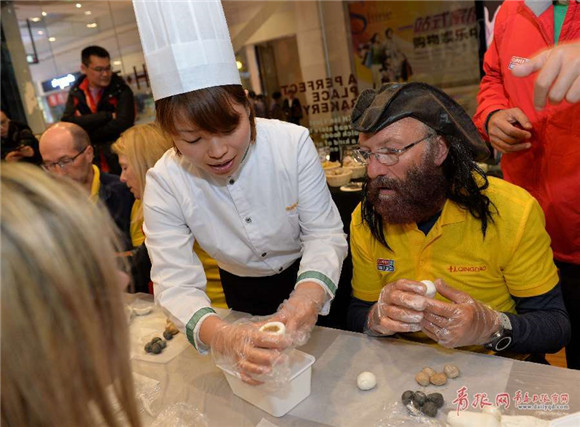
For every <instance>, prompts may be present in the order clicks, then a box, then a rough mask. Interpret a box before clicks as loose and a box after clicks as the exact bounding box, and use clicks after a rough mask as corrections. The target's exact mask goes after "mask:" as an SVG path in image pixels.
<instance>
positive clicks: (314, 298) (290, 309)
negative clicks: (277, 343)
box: [272, 282, 326, 346]
mask: <svg viewBox="0 0 580 427" xmlns="http://www.w3.org/2000/svg"><path fill="white" fill-rule="evenodd" d="M325 300H326V293H325V292H324V289H323V288H322V287H321V286H320V285H318V284H316V283H311V282H306V283H303V284H300V285H299V286H298V287H297V288H296V289H295V290H294V291H292V293H291V294H290V297H289V298H288V299H287V300H285V301H284V302H283V303H282V304H281V305H280V307H279V308H278V311H277V312H276V314H274V316H273V317H272V320H273V321H279V322H282V323H284V324H285V325H286V335H287V336H289V337H290V338H291V339H292V343H293V345H295V346H301V345H304V344H306V343H307V342H308V339H309V338H310V332H311V331H312V328H314V325H315V324H316V321H317V320H318V313H320V310H322V306H323V305H324V302H325Z"/></svg>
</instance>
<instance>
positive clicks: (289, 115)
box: [282, 98, 302, 125]
mask: <svg viewBox="0 0 580 427" xmlns="http://www.w3.org/2000/svg"><path fill="white" fill-rule="evenodd" d="M282 108H283V109H284V113H285V114H286V119H287V121H289V122H290V123H295V124H297V125H299V124H300V119H301V118H302V105H300V101H299V100H298V98H294V99H293V101H292V107H290V99H288V98H287V99H285V100H284V106H283V107H282Z"/></svg>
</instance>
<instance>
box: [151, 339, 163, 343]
mask: <svg viewBox="0 0 580 427" xmlns="http://www.w3.org/2000/svg"><path fill="white" fill-rule="evenodd" d="M157 341H161V338H159V337H155V338H153V339H152V340H151V344H153V343H155V342H157Z"/></svg>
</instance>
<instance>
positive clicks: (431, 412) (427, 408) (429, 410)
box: [421, 400, 437, 417]
mask: <svg viewBox="0 0 580 427" xmlns="http://www.w3.org/2000/svg"><path fill="white" fill-rule="evenodd" d="M421 412H423V413H424V414H425V415H427V416H428V417H436V416H437V405H435V403H433V402H431V401H430V400H428V401H426V402H425V403H424V404H423V406H421Z"/></svg>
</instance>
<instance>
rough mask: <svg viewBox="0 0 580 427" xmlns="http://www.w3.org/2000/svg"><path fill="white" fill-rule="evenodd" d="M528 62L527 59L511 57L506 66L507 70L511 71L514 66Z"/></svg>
mask: <svg viewBox="0 0 580 427" xmlns="http://www.w3.org/2000/svg"><path fill="white" fill-rule="evenodd" d="M528 61H529V59H528V58H522V57H520V56H512V59H511V60H510V63H509V64H508V70H513V69H514V66H515V65H516V64H525V63H526V62H528Z"/></svg>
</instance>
